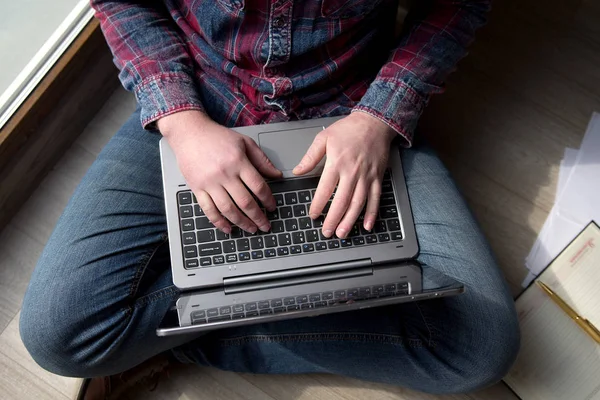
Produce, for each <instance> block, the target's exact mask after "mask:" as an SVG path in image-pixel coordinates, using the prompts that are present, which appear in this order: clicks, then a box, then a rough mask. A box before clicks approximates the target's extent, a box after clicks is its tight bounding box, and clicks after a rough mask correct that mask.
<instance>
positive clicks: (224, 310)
mask: <svg viewBox="0 0 600 400" xmlns="http://www.w3.org/2000/svg"><path fill="white" fill-rule="evenodd" d="M219 314H221V315H225V314H231V306H226V307H221V308H220V309H219Z"/></svg>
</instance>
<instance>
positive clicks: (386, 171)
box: [383, 169, 392, 180]
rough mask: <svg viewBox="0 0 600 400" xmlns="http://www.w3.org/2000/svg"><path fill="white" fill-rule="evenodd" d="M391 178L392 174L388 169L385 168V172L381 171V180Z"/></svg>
mask: <svg viewBox="0 0 600 400" xmlns="http://www.w3.org/2000/svg"><path fill="white" fill-rule="evenodd" d="M390 179H392V175H391V173H390V170H389V169H386V170H385V172H384V173H383V180H390Z"/></svg>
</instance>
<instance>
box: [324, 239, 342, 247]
mask: <svg viewBox="0 0 600 400" xmlns="http://www.w3.org/2000/svg"><path fill="white" fill-rule="evenodd" d="M327 246H328V247H329V248H330V249H339V248H340V241H339V240H330V241H329V242H327Z"/></svg>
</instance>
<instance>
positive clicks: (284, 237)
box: [277, 233, 292, 246]
mask: <svg viewBox="0 0 600 400" xmlns="http://www.w3.org/2000/svg"><path fill="white" fill-rule="evenodd" d="M277 240H278V241H279V245H280V246H289V245H290V244H292V236H291V235H290V234H289V233H280V234H279V235H277Z"/></svg>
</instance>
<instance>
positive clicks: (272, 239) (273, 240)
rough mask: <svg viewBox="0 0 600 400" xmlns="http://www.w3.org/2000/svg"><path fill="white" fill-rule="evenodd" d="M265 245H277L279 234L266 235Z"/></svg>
mask: <svg viewBox="0 0 600 400" xmlns="http://www.w3.org/2000/svg"><path fill="white" fill-rule="evenodd" d="M264 242H265V247H277V236H275V235H268V236H265V237H264Z"/></svg>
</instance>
